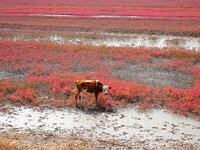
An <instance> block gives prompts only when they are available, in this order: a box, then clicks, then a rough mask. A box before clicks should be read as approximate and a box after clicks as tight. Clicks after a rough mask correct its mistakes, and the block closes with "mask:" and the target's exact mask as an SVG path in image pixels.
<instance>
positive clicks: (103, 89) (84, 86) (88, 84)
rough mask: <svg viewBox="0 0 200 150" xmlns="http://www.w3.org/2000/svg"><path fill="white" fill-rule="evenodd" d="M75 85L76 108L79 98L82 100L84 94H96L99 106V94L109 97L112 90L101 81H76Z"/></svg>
mask: <svg viewBox="0 0 200 150" xmlns="http://www.w3.org/2000/svg"><path fill="white" fill-rule="evenodd" d="M74 84H75V92H76V93H75V99H76V106H77V100H78V99H79V98H81V100H82V92H87V93H94V95H95V101H96V104H97V101H98V96H99V94H100V93H104V94H105V95H107V94H108V92H109V89H111V87H108V85H105V84H103V83H102V82H100V81H99V80H76V81H75V82H74Z"/></svg>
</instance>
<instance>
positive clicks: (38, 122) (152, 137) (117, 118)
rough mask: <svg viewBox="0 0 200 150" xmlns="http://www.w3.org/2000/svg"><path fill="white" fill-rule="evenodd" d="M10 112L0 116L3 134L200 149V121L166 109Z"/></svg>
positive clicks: (13, 107) (25, 109)
mask: <svg viewBox="0 0 200 150" xmlns="http://www.w3.org/2000/svg"><path fill="white" fill-rule="evenodd" d="M7 108H9V109H10V112H9V113H6V112H0V132H1V133H5V132H6V133H9V132H11V131H13V130H15V132H18V133H23V132H24V131H25V130H32V131H34V132H40V133H41V132H46V133H51V134H54V135H56V136H61V137H69V136H73V137H78V138H89V139H91V140H93V141H98V140H103V141H113V140H114V141H118V142H119V143H123V145H126V146H128V147H134V146H135V145H138V143H140V144H142V145H145V147H149V148H153V149H159V148H164V149H169V148H170V146H171V145H174V144H175V145H179V144H180V143H181V144H180V145H182V146H183V145H188V144H189V145H190V146H191V145H192V148H193V149H198V147H200V134H199V133H200V120H198V119H194V118H188V117H184V116H178V115H176V114H173V113H171V112H169V111H166V110H163V109H161V110H160V109H157V110H155V109H154V110H152V111H149V112H143V113H140V112H138V111H136V109H135V108H134V107H129V108H125V109H119V110H116V111H115V112H112V113H111V112H98V111H87V110H83V111H82V110H78V109H47V108H46V109H44V110H39V109H38V108H28V107H15V106H10V105H9V106H7ZM94 145H95V144H94ZM179 148H180V147H179ZM182 148H183V149H184V147H182ZM187 148H188V147H187V146H186V147H185V149H187Z"/></svg>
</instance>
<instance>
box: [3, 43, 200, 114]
mask: <svg viewBox="0 0 200 150" xmlns="http://www.w3.org/2000/svg"><path fill="white" fill-rule="evenodd" d="M130 54H131V55H130ZM163 58H164V59H165V58H167V59H168V61H163V62H162V59H163ZM152 59H159V60H161V62H158V63H152ZM199 60H200V54H199V53H196V52H187V51H175V50H166V51H161V50H145V49H142V48H134V49H132V48H107V49H102V48H96V47H89V46H82V47H80V46H69V45H56V44H49V43H38V42H11V41H1V42H0V64H1V65H0V71H1V70H3V72H2V73H6V74H7V75H8V77H9V78H10V80H11V81H3V82H2V81H1V82H0V98H1V99H6V98H8V99H9V100H10V101H12V102H15V103H20V104H26V103H27V104H41V105H42V102H41V101H39V99H42V97H40V95H44V92H43V90H44V91H45V90H46V91H48V92H47V93H45V94H46V95H45V96H47V97H49V98H51V100H45V101H44V102H43V104H44V103H45V105H48V106H51V107H75V105H74V104H75V98H74V95H73V92H72V90H73V88H74V87H73V83H74V81H75V80H77V79H99V80H101V81H102V82H103V83H105V84H108V85H109V86H111V87H112V89H111V91H110V94H109V95H107V96H104V95H103V94H101V95H100V98H99V101H98V107H100V108H104V109H106V110H109V109H114V108H116V107H120V106H122V105H123V106H125V105H126V104H128V103H133V104H138V105H139V106H140V108H141V109H150V108H152V107H165V108H168V109H171V110H173V111H175V112H177V113H181V114H184V115H187V114H190V113H192V114H195V115H197V116H200V99H199V97H200V94H199V93H200V91H199V89H200V73H199V72H200V69H199V67H198V65H197V64H196V63H198V61H199ZM77 62H79V63H77ZM127 64H129V65H132V64H133V65H137V64H140V65H141V67H140V68H142V67H143V66H145V67H146V68H148V67H151V68H156V69H161V70H165V71H171V70H172V71H174V70H175V71H176V72H179V73H183V74H190V75H191V76H192V77H193V79H194V81H193V85H191V86H190V87H187V88H177V87H165V86H161V87H154V86H152V85H148V84H142V83H140V82H139V81H137V80H133V81H132V80H123V79H119V78H118V77H117V76H114V75H113V72H114V71H115V70H117V69H120V68H126V66H127ZM145 67H144V68H145ZM73 68H75V69H73ZM76 68H78V69H76ZM88 68H92V69H88ZM125 74H126V72H125ZM16 76H20V77H21V76H23V78H16ZM18 80H19V81H18ZM18 82H21V83H22V84H23V88H22V87H20V86H19V84H18ZM44 85H45V86H44ZM41 87H42V88H41ZM38 93H39V94H38ZM85 98H86V99H87V100H86V101H85V104H83V105H84V106H85V107H88V108H93V107H97V106H96V105H95V104H94V103H93V100H92V99H93V98H94V96H93V95H86V96H85Z"/></svg>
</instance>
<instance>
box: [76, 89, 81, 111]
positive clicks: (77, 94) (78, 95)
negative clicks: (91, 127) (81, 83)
mask: <svg viewBox="0 0 200 150" xmlns="http://www.w3.org/2000/svg"><path fill="white" fill-rule="evenodd" d="M79 98H80V92H77V93H76V94H75V99H76V107H77V108H78V104H77V101H78V100H79Z"/></svg>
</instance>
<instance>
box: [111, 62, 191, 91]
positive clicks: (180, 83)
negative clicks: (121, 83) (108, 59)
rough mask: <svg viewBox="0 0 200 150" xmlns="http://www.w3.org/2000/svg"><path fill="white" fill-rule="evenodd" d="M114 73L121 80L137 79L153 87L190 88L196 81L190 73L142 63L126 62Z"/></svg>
mask: <svg viewBox="0 0 200 150" xmlns="http://www.w3.org/2000/svg"><path fill="white" fill-rule="evenodd" d="M113 75H114V76H116V77H118V78H119V79H121V80H126V81H137V82H139V83H142V84H146V85H150V86H153V87H175V88H190V87H192V85H193V81H194V78H193V77H192V75H190V74H185V73H182V72H179V71H175V70H167V69H162V68H156V67H151V66H145V65H142V64H126V65H124V66H122V67H120V68H115V69H114V70H113Z"/></svg>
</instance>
